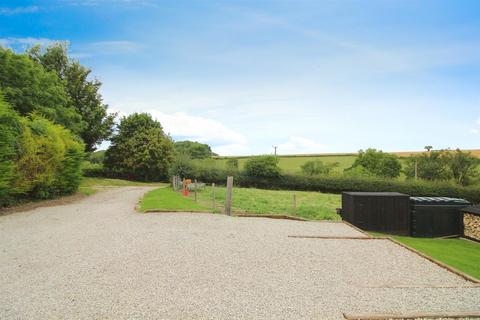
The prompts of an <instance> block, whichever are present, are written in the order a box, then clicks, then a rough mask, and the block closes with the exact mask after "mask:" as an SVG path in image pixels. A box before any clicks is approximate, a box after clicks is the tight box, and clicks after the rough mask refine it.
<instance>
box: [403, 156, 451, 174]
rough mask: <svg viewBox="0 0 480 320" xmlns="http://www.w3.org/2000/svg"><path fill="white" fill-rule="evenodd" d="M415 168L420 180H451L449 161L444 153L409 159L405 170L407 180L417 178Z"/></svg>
mask: <svg viewBox="0 0 480 320" xmlns="http://www.w3.org/2000/svg"><path fill="white" fill-rule="evenodd" d="M415 167H416V168H417V177H418V178H419V179H423V180H429V181H439V180H448V179H450V178H451V172H450V170H449V168H448V159H447V158H446V157H445V156H444V152H443V151H429V152H426V153H423V154H421V155H415V156H410V157H409V158H407V161H406V166H405V169H404V172H405V175H406V177H407V179H413V178H414V177H415Z"/></svg>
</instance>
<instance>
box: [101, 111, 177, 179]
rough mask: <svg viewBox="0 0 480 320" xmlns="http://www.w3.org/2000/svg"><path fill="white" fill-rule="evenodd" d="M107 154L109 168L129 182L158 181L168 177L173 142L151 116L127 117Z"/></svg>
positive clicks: (106, 161) (106, 166)
mask: <svg viewBox="0 0 480 320" xmlns="http://www.w3.org/2000/svg"><path fill="white" fill-rule="evenodd" d="M111 141H112V144H111V145H110V147H109V148H108V149H107V151H106V153H105V161H104V166H105V168H106V169H107V170H108V171H110V172H111V173H113V174H117V175H119V176H124V177H128V178H134V179H140V180H146V181H155V180H156V181H158V180H161V179H165V178H166V177H167V176H168V172H169V169H170V165H171V163H172V161H173V154H174V152H173V142H172V139H171V138H170V137H169V136H167V135H165V133H164V132H163V129H162V126H161V125H160V122H158V121H156V120H154V119H153V118H152V116H151V115H150V114H148V113H134V114H131V115H129V116H128V117H123V118H122V119H121V121H120V124H119V126H118V133H117V135H115V136H114V137H113V138H112V139H111Z"/></svg>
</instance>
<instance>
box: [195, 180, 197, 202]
mask: <svg viewBox="0 0 480 320" xmlns="http://www.w3.org/2000/svg"><path fill="white" fill-rule="evenodd" d="M197 186H198V184H197V179H195V201H197Z"/></svg>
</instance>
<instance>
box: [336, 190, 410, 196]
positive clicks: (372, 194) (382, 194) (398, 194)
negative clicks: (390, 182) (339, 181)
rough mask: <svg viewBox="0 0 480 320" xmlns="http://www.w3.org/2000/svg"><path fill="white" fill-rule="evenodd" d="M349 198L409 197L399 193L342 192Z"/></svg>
mask: <svg viewBox="0 0 480 320" xmlns="http://www.w3.org/2000/svg"><path fill="white" fill-rule="evenodd" d="M342 193H344V194H348V195H351V196H367V197H409V195H408V194H404V193H400V192H357V191H355V192H353V191H352V192H342Z"/></svg>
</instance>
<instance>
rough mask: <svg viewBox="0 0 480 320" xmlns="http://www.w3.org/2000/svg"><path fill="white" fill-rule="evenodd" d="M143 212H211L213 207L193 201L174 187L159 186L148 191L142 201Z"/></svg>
mask: <svg viewBox="0 0 480 320" xmlns="http://www.w3.org/2000/svg"><path fill="white" fill-rule="evenodd" d="M140 211H141V212H152V211H159V212H162V211H163V212H168V211H170V212H175V211H187V212H211V209H210V208H208V207H206V206H204V205H202V204H200V203H197V202H195V201H193V199H192V198H189V197H185V196H183V195H182V194H181V193H179V192H175V191H173V190H172V188H170V187H168V188H159V189H155V190H152V191H150V192H147V193H146V194H145V196H144V197H143V199H142V200H141V202H140Z"/></svg>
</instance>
